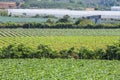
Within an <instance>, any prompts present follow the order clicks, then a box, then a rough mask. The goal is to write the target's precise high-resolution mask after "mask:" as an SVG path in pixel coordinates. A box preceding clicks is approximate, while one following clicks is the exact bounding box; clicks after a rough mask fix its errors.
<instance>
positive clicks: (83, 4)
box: [0, 0, 120, 10]
mask: <svg viewBox="0 0 120 80" xmlns="http://www.w3.org/2000/svg"><path fill="white" fill-rule="evenodd" d="M0 1H16V2H17V4H19V3H20V2H21V1H24V2H25V3H24V4H23V5H21V8H65V9H79V10H83V9H85V8H88V7H93V8H95V9H99V10H109V9H110V7H111V6H120V0H0Z"/></svg>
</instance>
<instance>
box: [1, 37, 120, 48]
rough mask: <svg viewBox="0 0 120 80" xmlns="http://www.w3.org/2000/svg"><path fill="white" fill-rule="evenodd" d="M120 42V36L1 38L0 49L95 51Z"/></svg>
mask: <svg viewBox="0 0 120 80" xmlns="http://www.w3.org/2000/svg"><path fill="white" fill-rule="evenodd" d="M118 40H120V37H119V36H40V37H0V47H3V46H7V45H9V44H25V45H27V46H30V47H33V48H35V47H37V46H38V44H45V45H48V46H50V47H51V48H52V49H56V50H60V49H68V48H70V47H76V48H80V47H82V46H84V47H88V48H91V49H95V48H105V47H106V45H109V44H113V43H115V42H118Z"/></svg>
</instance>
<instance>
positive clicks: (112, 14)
mask: <svg viewBox="0 0 120 80" xmlns="http://www.w3.org/2000/svg"><path fill="white" fill-rule="evenodd" d="M8 14H11V15H17V16H22V15H24V14H25V15H27V16H35V15H41V16H42V15H54V16H56V17H63V16H64V15H69V16H70V17H72V18H82V17H87V16H97V15H100V16H101V18H102V19H120V11H77V10H65V9H8Z"/></svg>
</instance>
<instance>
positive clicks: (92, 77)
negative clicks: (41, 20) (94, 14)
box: [0, 29, 120, 80]
mask: <svg viewBox="0 0 120 80" xmlns="http://www.w3.org/2000/svg"><path fill="white" fill-rule="evenodd" d="M119 40H120V29H0V56H1V57H2V58H1V59H0V80H119V79H120V61H119V59H120V58H119V57H120V55H119V51H120V50H119V45H116V46H112V47H107V45H111V44H114V43H116V42H119ZM10 44H15V45H18V44H24V45H25V46H24V45H19V46H12V45H10ZM39 44H43V45H48V46H49V47H50V48H51V49H53V50H55V51H56V52H54V51H51V50H50V49H49V48H48V47H44V46H42V48H41V47H39V49H36V48H38V45H39ZM6 46H7V47H6ZM26 46H28V47H26ZM83 46H84V47H86V48H85V49H83V51H82V50H81V53H80V52H77V53H79V57H81V56H83V57H86V56H87V57H88V59H89V60H88V59H86V58H82V59H81V58H79V59H73V58H66V57H65V58H63V59H62V58H61V55H62V56H63V57H64V55H67V54H62V53H69V52H70V53H71V52H74V51H72V48H71V47H74V48H75V50H76V51H79V50H80V48H81V47H83ZM29 47H30V48H29ZM106 47H107V49H106ZM113 47H114V48H113ZM31 48H32V49H31ZM70 48H71V49H70ZM87 48H88V50H87ZM96 48H102V49H100V50H98V51H97V52H95V51H94V54H95V53H96V54H95V55H94V54H92V53H91V51H90V50H89V49H93V50H95V49H96ZM64 49H70V50H68V51H67V52H65V51H64ZM78 49H79V50H78ZM31 50H33V51H31ZM35 50H37V51H35ZM102 50H103V51H104V50H105V51H106V52H103V51H102ZM107 50H111V51H113V52H115V53H116V54H117V55H115V56H117V57H115V58H114V57H113V58H111V57H109V51H107ZM115 50H117V51H115ZM30 51H31V52H33V53H30ZM47 51H48V52H47ZM59 51H61V52H59ZM76 51H75V52H76ZM15 52H17V53H18V54H17V53H15ZM24 52H28V53H24ZM42 52H43V53H44V52H47V53H45V54H42ZM49 52H54V53H55V57H56V56H59V58H58V57H57V58H55V59H48V58H45V57H44V56H46V54H48V55H49ZM57 52H59V54H58V53H57ZM84 52H85V55H84ZM29 53H30V54H31V55H32V54H34V56H35V55H37V54H40V55H37V56H39V58H38V59H37V58H36V57H34V56H33V57H34V58H32V59H30V58H31V57H29V58H25V59H23V57H24V56H27V55H26V54H29ZM54 53H53V55H54ZM97 53H101V54H106V55H107V56H103V58H99V57H101V56H100V55H101V54H100V55H99V54H97ZM9 54H10V55H9ZM16 54H17V56H20V57H19V58H18V59H17V56H16ZM30 54H29V55H30ZM50 54H51V53H50ZM73 54H74V53H73ZM90 54H92V55H93V58H89V57H90V56H91V55H90ZM97 55H98V57H97ZM110 55H113V53H112V52H110ZM21 56H23V57H22V58H21ZM10 57H13V59H12V58H10ZM67 57H69V54H68V56H67ZM94 57H95V58H94ZM104 57H105V58H104ZM20 58H21V59H20ZM109 58H111V60H109ZM91 59H93V60H91ZM99 59H102V60H99ZM104 59H105V60H104ZM107 59H108V60H107ZM115 59H116V60H115Z"/></svg>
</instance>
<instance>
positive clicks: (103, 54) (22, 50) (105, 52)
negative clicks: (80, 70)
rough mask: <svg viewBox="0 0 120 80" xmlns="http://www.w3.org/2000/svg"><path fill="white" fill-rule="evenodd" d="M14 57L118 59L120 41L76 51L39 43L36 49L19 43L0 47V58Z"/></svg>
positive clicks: (119, 57)
mask: <svg viewBox="0 0 120 80" xmlns="http://www.w3.org/2000/svg"><path fill="white" fill-rule="evenodd" d="M14 58H16V59H17V58H39V59H41V58H51V59H54V58H63V59H65V58H74V59H105V60H120V42H119V43H116V44H114V45H108V46H107V48H106V49H100V48H97V49H96V50H90V49H88V48H85V47H81V48H80V49H78V50H77V51H76V50H75V48H74V47H71V48H70V49H68V50H66V49H63V50H60V51H54V50H52V49H51V48H50V47H49V46H47V45H42V44H40V45H39V46H38V47H37V48H36V49H32V48H31V47H28V46H25V45H23V44H19V45H15V44H12V45H8V46H6V47H3V48H1V49H0V59H14Z"/></svg>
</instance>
